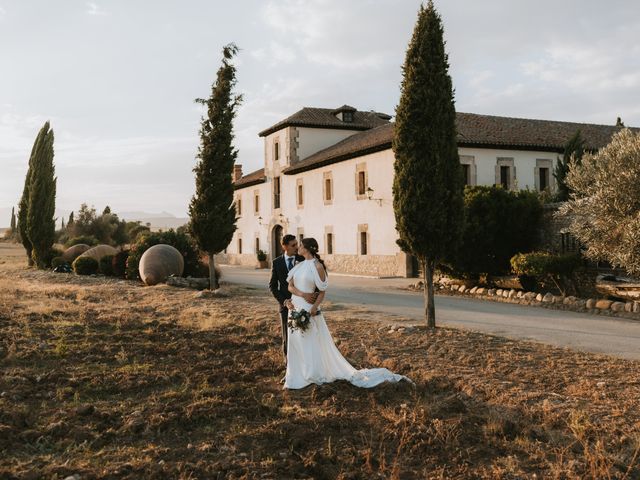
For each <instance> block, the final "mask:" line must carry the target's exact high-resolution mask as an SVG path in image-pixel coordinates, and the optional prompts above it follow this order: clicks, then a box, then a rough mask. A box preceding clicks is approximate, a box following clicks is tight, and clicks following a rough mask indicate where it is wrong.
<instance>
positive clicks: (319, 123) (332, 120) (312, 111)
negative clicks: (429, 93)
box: [259, 105, 391, 137]
mask: <svg viewBox="0 0 640 480" xmlns="http://www.w3.org/2000/svg"><path fill="white" fill-rule="evenodd" d="M345 107H346V108H345ZM341 111H352V112H353V121H352V122H344V121H342V120H340V119H339V118H338V117H336V113H337V112H341ZM390 119H391V116H390V115H387V114H386V113H380V112H361V111H358V110H356V109H355V108H353V107H349V105H343V106H342V107H340V108H338V109H333V108H314V107H304V108H303V109H302V110H299V111H297V112H296V113H294V114H293V115H291V116H289V117H287V118H285V119H284V120H281V121H280V122H278V123H276V124H275V125H272V126H271V127H269V128H267V129H266V130H263V131H262V132H260V133H259V135H260V136H261V137H266V136H267V135H270V134H272V133H273V132H276V131H278V130H280V129H281V128H285V127H312V128H334V129H341V130H368V129H370V128H374V127H379V126H380V125H385V124H387V123H389V120H390Z"/></svg>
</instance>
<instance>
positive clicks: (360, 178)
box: [355, 162, 369, 200]
mask: <svg viewBox="0 0 640 480" xmlns="http://www.w3.org/2000/svg"><path fill="white" fill-rule="evenodd" d="M368 183H369V175H368V174H367V163H366V162H362V163H358V164H356V177H355V191H356V199H357V200H367V187H368V186H369V185H368Z"/></svg>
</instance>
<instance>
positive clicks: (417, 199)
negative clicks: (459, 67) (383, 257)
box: [393, 1, 463, 328]
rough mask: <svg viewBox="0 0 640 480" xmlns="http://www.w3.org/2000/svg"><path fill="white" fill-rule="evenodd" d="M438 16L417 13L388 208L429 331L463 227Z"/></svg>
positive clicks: (398, 118) (450, 96)
mask: <svg viewBox="0 0 640 480" xmlns="http://www.w3.org/2000/svg"><path fill="white" fill-rule="evenodd" d="M443 33H444V32H443V27H442V22H441V19H440V15H439V14H438V13H437V11H436V10H435V8H434V6H433V2H432V1H429V3H428V4H427V7H426V8H425V7H424V6H422V5H421V6H420V11H419V13H418V21H417V23H416V26H415V29H414V31H413V37H412V39H411V42H410V43H409V47H408V49H407V55H406V59H405V63H404V66H403V68H402V70H403V79H402V84H401V97H400V102H399V105H398V107H397V109H396V125H395V134H394V139H393V151H394V153H395V162H394V170H395V176H394V181H393V208H394V212H395V219H396V229H397V231H398V235H399V240H398V245H400V247H401V248H402V250H403V251H405V252H407V253H410V254H412V255H414V256H415V257H417V258H418V260H419V261H420V263H421V264H422V267H423V272H424V296H425V316H426V319H427V325H428V326H429V327H430V328H435V325H436V323H435V304H434V291H433V273H434V269H435V267H436V265H437V264H438V263H439V262H440V261H442V260H443V259H444V258H445V257H446V255H447V254H448V253H449V252H450V251H451V250H455V249H456V248H457V247H458V245H459V243H460V239H461V233H462V223H463V178H462V167H461V166H460V159H459V157H458V147H457V143H456V126H455V119H456V112H455V107H454V100H453V89H452V84H451V77H450V76H449V72H448V70H449V63H448V56H447V54H446V53H445V49H444V39H443Z"/></svg>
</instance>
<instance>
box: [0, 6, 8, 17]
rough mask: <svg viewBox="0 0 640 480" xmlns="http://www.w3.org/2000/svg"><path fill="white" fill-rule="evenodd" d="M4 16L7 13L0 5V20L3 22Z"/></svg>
mask: <svg viewBox="0 0 640 480" xmlns="http://www.w3.org/2000/svg"><path fill="white" fill-rule="evenodd" d="M6 14H7V11H6V10H5V9H4V8H2V6H1V5H0V20H3V19H4V17H5V15H6Z"/></svg>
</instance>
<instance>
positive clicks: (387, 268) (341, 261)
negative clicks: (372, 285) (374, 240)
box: [323, 255, 403, 277]
mask: <svg viewBox="0 0 640 480" xmlns="http://www.w3.org/2000/svg"><path fill="white" fill-rule="evenodd" d="M323 260H324V261H325V263H326V265H327V268H328V269H329V271H333V272H337V273H349V274H355V275H370V276H373V277H397V276H403V275H401V272H399V265H398V256H397V255H327V256H326V257H323Z"/></svg>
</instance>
